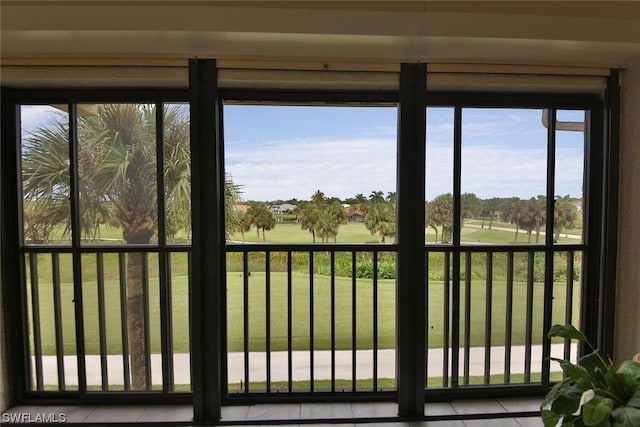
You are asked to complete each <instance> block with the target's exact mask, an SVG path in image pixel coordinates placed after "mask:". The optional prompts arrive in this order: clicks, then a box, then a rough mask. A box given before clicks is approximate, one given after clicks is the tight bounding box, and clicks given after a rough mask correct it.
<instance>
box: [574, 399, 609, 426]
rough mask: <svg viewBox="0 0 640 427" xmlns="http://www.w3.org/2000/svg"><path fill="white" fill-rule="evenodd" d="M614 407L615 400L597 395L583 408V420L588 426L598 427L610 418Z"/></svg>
mask: <svg viewBox="0 0 640 427" xmlns="http://www.w3.org/2000/svg"><path fill="white" fill-rule="evenodd" d="M614 406H615V405H614V403H613V400H611V399H609V398H607V397H602V396H600V395H597V394H596V395H595V396H594V397H593V399H591V400H590V401H589V402H587V403H585V404H584V406H583V407H582V420H583V421H584V423H585V424H586V425H588V426H597V425H599V424H600V423H602V422H603V421H604V420H605V419H606V418H607V417H608V416H609V414H610V413H611V411H612V410H613V407H614Z"/></svg>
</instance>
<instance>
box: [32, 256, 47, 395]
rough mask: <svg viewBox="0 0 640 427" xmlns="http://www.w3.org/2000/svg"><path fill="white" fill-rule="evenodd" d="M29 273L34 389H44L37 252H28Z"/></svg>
mask: <svg viewBox="0 0 640 427" xmlns="http://www.w3.org/2000/svg"><path fill="white" fill-rule="evenodd" d="M29 271H30V273H31V318H32V320H33V354H34V357H35V364H36V389H37V390H38V391H42V390H44V384H43V378H42V332H41V330H40V296H39V289H38V287H39V283H38V254H37V253H30V254H29Z"/></svg>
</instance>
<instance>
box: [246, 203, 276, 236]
mask: <svg viewBox="0 0 640 427" xmlns="http://www.w3.org/2000/svg"><path fill="white" fill-rule="evenodd" d="M246 215H247V220H246V221H247V222H248V223H249V224H251V225H253V226H254V227H256V243H257V242H258V240H260V230H262V241H263V242H264V241H266V238H265V235H264V232H265V230H272V229H273V228H274V227H275V226H276V218H275V217H274V216H273V213H272V212H271V211H270V210H269V208H268V207H267V205H265V204H264V203H258V202H252V203H251V204H249V209H247V213H246Z"/></svg>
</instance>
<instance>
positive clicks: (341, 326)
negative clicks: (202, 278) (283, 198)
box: [23, 244, 584, 399]
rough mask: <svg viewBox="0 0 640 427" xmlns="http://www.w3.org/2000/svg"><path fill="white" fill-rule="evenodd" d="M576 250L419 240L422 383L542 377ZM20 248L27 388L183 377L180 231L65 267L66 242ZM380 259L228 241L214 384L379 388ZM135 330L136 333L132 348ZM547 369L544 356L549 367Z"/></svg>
mask: <svg viewBox="0 0 640 427" xmlns="http://www.w3.org/2000/svg"><path fill="white" fill-rule="evenodd" d="M583 250H584V248H583V247H582V245H563V246H554V247H553V248H552V249H549V248H546V247H544V246H542V245H535V246H534V245H503V246H494V245H482V246H480V245H478V246H464V245H463V246H460V247H452V246H445V245H428V246H426V247H425V267H426V273H427V274H426V277H427V281H426V283H425V286H426V287H427V298H426V301H425V302H424V303H425V304H426V307H427V316H426V319H425V321H426V326H427V337H426V338H427V348H426V349H425V350H424V351H425V352H426V360H427V363H426V366H425V372H426V376H427V383H426V384H425V387H426V388H427V389H432V388H436V389H438V388H447V389H460V388H465V387H467V386H478V385H480V386H485V387H492V386H495V385H507V384H511V385H514V384H516V385H517V384H536V383H537V384H540V383H541V382H543V380H544V379H543V377H542V372H543V371H544V369H545V367H546V369H553V367H550V366H549V361H548V360H547V359H546V356H548V355H549V354H543V342H544V331H543V327H544V319H543V318H544V313H545V311H548V312H550V313H551V314H550V315H551V318H552V321H553V323H574V324H575V323H577V322H578V321H579V308H580V296H581V295H580V293H581V286H580V283H581V277H582V268H581V265H582V264H581V260H582V255H583ZM24 252H25V264H24V267H25V268H24V275H25V279H26V280H25V283H26V287H25V289H24V291H25V292H24V293H23V294H24V296H25V304H26V306H27V307H28V310H27V313H28V319H25V322H26V325H27V330H28V331H29V335H30V336H29V340H28V342H29V348H28V355H29V360H28V361H27V366H28V367H29V379H30V384H31V385H30V387H31V390H32V391H39V392H42V391H60V392H65V391H76V390H81V391H82V390H84V391H86V392H92V391H96V392H127V391H153V392H164V393H172V392H175V391H186V392H189V391H190V390H191V378H190V351H189V348H190V343H189V287H190V283H189V282H190V280H189V273H188V272H189V268H190V248H189V247H188V246H178V245H176V246H175V247H172V246H167V247H165V248H162V249H158V247H153V248H152V247H110V246H92V247H84V246H83V247H82V248H81V249H80V254H79V255H76V256H79V257H80V261H81V267H80V276H79V277H78V276H77V275H76V274H74V269H76V270H77V269H78V267H74V265H73V256H74V254H73V251H72V249H71V248H65V247H51V246H49V247H44V246H42V247H39V246H29V247H28V248H25V249H24ZM132 256H135V257H137V258H138V259H139V260H140V264H139V265H138V267H139V277H137V280H140V281H141V284H142V286H141V289H142V295H141V297H142V300H143V303H142V304H143V305H142V306H143V307H144V310H143V311H142V313H140V314H141V316H140V317H138V318H137V319H132V318H131V312H130V310H128V307H127V304H128V303H127V300H128V293H130V292H131V290H130V289H129V288H128V281H129V280H131V278H132V274H133V272H132V271H133V270H131V268H132V266H131V264H130V263H129V261H130V258H131V257H132ZM395 259H396V246H395V245H393V244H313V245H311V244H309V245H307V244H291V245H289V244H229V245H227V283H226V286H227V289H226V293H225V297H226V301H225V304H226V305H225V306H226V313H225V316H226V324H227V328H226V343H225V345H226V349H227V357H226V360H224V363H223V365H224V366H223V369H224V373H225V375H226V387H227V391H228V395H229V398H230V399H234V398H249V399H251V398H253V397H265V396H267V397H269V396H273V397H275V398H277V397H278V396H280V397H282V396H286V395H291V394H297V395H301V394H305V393H306V394H311V395H318V396H319V395H322V396H326V395H333V394H336V395H337V394H345V393H346V394H360V395H363V396H364V395H367V396H372V395H380V396H383V395H389V394H392V393H394V392H395V390H396V377H395V373H396V357H395V353H396V326H395V319H396V310H398V309H402V308H399V307H397V306H396V299H395V296H396V292H397V286H402V284H397V283H396V280H395V265H396V263H395ZM550 259H551V260H553V261H552V263H551V264H549V263H548V260H550ZM549 280H550V281H551V282H552V283H551V286H550V287H548V286H547V287H546V286H545V281H549ZM545 288H549V289H553V295H552V298H547V295H546V294H545ZM78 296H80V298H78ZM78 302H81V304H82V307H81V310H80V311H77V309H76V308H75V307H74V305H75V304H77V303H78ZM78 312H80V313H82V318H81V319H77V318H76V314H77V313H78ZM132 320H134V322H132ZM135 322H137V323H135ZM78 328H80V329H78ZM131 328H142V332H141V333H140V334H139V335H132V332H131ZM135 336H139V337H142V340H143V341H144V342H143V345H137V346H136V347H135V348H133V346H132V341H131V340H132V337H135ZM550 348H551V350H550V355H552V356H556V357H562V358H571V359H575V357H576V354H577V348H576V347H575V346H571V345H570V343H569V342H562V341H558V342H553V343H552V345H551V347H550ZM140 349H142V351H143V354H135V353H136V352H138V353H139V352H140ZM78 356H80V357H78ZM135 358H138V359H139V360H142V361H141V362H140V361H139V362H134V359H135ZM134 363H137V365H134ZM134 366H137V367H138V368H137V369H142V370H143V377H144V381H143V387H142V388H140V387H139V386H136V385H135V384H133V382H134V381H133V377H134V374H135V372H134V370H135V368H134ZM140 367H142V368H140ZM560 375H561V374H560V373H556V372H554V371H553V370H552V372H551V380H554V379H556V378H560Z"/></svg>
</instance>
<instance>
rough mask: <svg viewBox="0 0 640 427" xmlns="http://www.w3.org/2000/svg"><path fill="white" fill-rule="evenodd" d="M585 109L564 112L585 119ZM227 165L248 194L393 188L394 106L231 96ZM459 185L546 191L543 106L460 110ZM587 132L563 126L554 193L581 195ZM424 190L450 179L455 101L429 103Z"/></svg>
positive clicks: (490, 190) (487, 191)
mask: <svg viewBox="0 0 640 427" xmlns="http://www.w3.org/2000/svg"><path fill="white" fill-rule="evenodd" d="M581 115H583V113H575V112H572V113H571V114H569V113H568V112H566V113H563V117H562V119H563V120H581ZM224 120H225V123H224V129H225V165H226V169H227V171H228V172H230V173H231V175H232V177H233V179H234V181H235V182H236V183H238V184H241V185H242V186H243V191H244V194H243V196H244V199H246V200H276V199H289V198H298V199H308V198H309V197H310V196H311V195H312V194H313V193H314V192H315V191H316V190H321V191H323V192H324V193H325V195H327V196H336V197H340V198H342V199H344V198H348V197H352V196H354V195H355V194H358V193H362V194H364V195H365V196H368V195H369V194H370V193H371V192H372V191H383V192H384V193H385V194H386V193H387V192H389V191H395V183H396V181H395V175H396V143H397V135H396V123H397V110H396V109H395V108H391V107H387V108H383V107H308V106H307V107H294V106H264V105H262V106H246V105H228V106H225V113H224ZM462 132H463V151H462V152H463V159H462V161H463V163H462V170H463V172H462V191H463V192H469V193H475V194H476V195H478V196H479V197H481V198H490V197H512V196H517V197H521V198H529V197H534V196H537V195H538V194H544V193H545V192H546V161H547V159H546V157H547V151H546V144H547V143H546V138H547V130H546V128H545V127H544V126H543V125H542V121H541V111H540V110H525V109H464V110H463V131H462ZM583 147H584V141H583V135H582V133H579V132H558V133H557V156H556V158H557V159H556V162H557V173H556V189H557V190H556V194H558V195H565V194H570V195H572V196H574V197H581V194H582V170H583V162H584V158H583ZM426 179H427V192H426V195H425V197H426V199H427V200H431V199H433V198H434V197H435V196H437V195H438V194H442V193H446V192H451V191H452V189H453V187H452V186H453V109H452V108H429V109H428V112H427V170H426Z"/></svg>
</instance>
